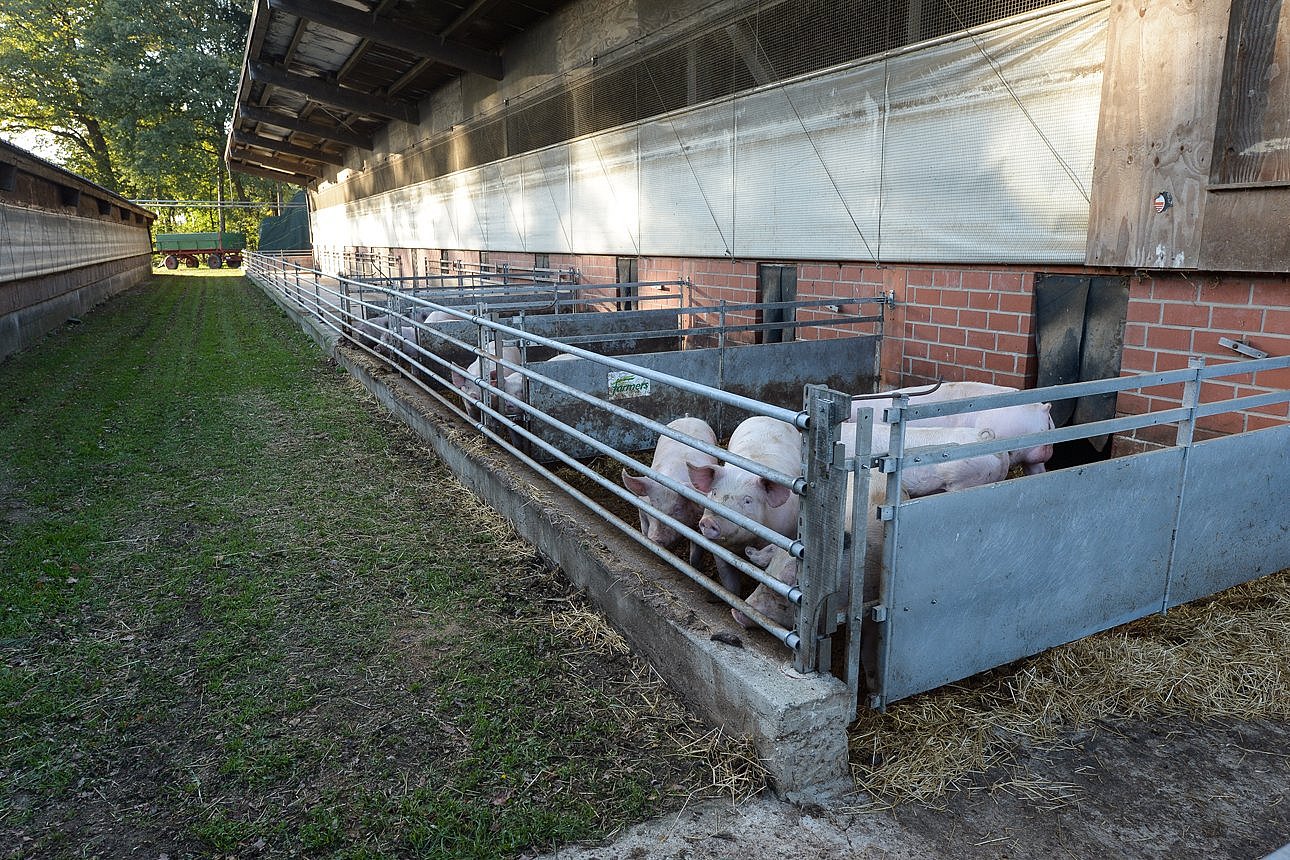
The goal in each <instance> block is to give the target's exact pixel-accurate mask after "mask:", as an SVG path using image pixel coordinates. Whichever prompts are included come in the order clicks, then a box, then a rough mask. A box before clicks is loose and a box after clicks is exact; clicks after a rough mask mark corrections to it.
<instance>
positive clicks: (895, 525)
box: [869, 394, 909, 710]
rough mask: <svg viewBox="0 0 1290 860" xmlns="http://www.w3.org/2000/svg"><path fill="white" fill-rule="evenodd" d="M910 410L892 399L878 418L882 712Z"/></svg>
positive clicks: (875, 695) (901, 398)
mask: <svg viewBox="0 0 1290 860" xmlns="http://www.w3.org/2000/svg"><path fill="white" fill-rule="evenodd" d="M907 408H909V395H908V394H901V395H898V396H897V397H895V398H894V400H893V402H892V408H891V409H889V410H887V414H886V415H882V416H879V417H881V418H883V419H885V420H886V421H887V422H889V423H890V424H891V436H890V437H889V439H888V442H887V456H886V457H883V458H882V471H883V472H884V473H885V474H886V475H887V498H886V499H885V500H884V502H883V505H882V507H881V508H879V510H878V516H879V518H880V519H882V520H883V521H884V522H886V523H887V526H886V531H885V533H884V535H883V543H882V573H881V575H880V576H879V577H878V603H877V605H875V606H874V615H873V619H874V621H875V622H876V623H877V624H878V627H879V631H880V632H879V637H878V641H879V643H880V645H879V649H878V666H877V670H876V676H877V678H876V681H877V683H876V684H875V685H874V687H875V689H872V690H870V696H869V706H870V707H872V708H877V709H879V710H883V709H885V708H886V707H887V696H886V692H885V691H886V689H887V663H888V658H889V657H890V655H891V635H890V629H889V628H888V627H886V626H884V625H890V624H891V623H892V616H891V615H890V614H889V612H888V610H889V609H890V607H891V606H893V605H894V603H895V600H896V576H897V574H898V572H899V571H898V570H897V564H896V561H897V558H896V541H897V538H898V537H899V535H898V531H899V529H900V517H899V510H900V496H901V481H902V477H903V472H904V468H905V466H904V460H905V410H906V409H907Z"/></svg>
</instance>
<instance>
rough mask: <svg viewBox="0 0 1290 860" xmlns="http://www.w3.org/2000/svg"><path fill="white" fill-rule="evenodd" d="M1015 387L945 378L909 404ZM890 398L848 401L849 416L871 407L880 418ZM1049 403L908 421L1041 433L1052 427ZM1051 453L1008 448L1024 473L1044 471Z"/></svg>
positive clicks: (1044, 448) (1000, 435)
mask: <svg viewBox="0 0 1290 860" xmlns="http://www.w3.org/2000/svg"><path fill="white" fill-rule="evenodd" d="M926 387H927V386H925V385H924V386H911V387H909V388H898V389H896V391H895V392H894V393H898V394H904V393H910V392H914V391H920V390H922V389H924V388H926ZM1017 390H1018V389H1016V388H1009V387H1008V386H1006V385H991V384H990V383H987V382H946V383H944V384H943V385H941V387H940V388H938V389H936V390H935V391H933V392H931V393H930V394H924V395H921V396H911V397H910V398H909V402H910V403H911V404H921V403H943V402H944V401H946V400H963V399H965V398H969V397H984V396H986V395H989V394H1009V393H1014V392H1016V391H1017ZM893 402H894V399H893V398H879V399H876V400H854V401H852V403H851V420H853V421H854V420H855V417H856V413H857V411H858V410H860V409H862V408H865V407H870V408H872V409H873V410H874V418H875V419H877V420H881V419H882V410H884V409H886V408H888V407H890V406H891V405H892V404H893ZM1051 408H1052V405H1051V404H1048V403H1027V404H1025V405H1023V406H1004V407H1001V408H999V409H986V410H984V411H982V412H962V413H959V414H958V415H943V416H940V417H937V418H921V419H919V420H918V421H914V422H911V424H910V426H911V427H918V426H923V427H928V426H930V427H975V428H976V429H978V430H989V431H990V432H992V433H994V438H996V439H1010V438H1012V437H1014V436H1024V435H1026V434H1028V433H1040V432H1042V431H1044V430H1051V429H1052V428H1053V419H1052V416H1051V415H1050V410H1051ZM1052 456H1053V446H1052V445H1036V446H1033V447H1030V448H1021V449H1018V450H1015V451H1010V452H1009V462H1010V465H1013V466H1021V468H1022V471H1023V472H1025V474H1027V475H1038V474H1040V473H1041V472H1043V471H1044V464H1045V463H1047V462H1048V460H1049V459H1051V458H1052Z"/></svg>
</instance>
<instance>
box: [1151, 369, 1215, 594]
mask: <svg viewBox="0 0 1290 860" xmlns="http://www.w3.org/2000/svg"><path fill="white" fill-rule="evenodd" d="M1187 368H1188V369H1189V370H1191V371H1192V374H1193V375H1192V378H1191V379H1189V380H1187V381H1186V382H1184V383H1183V396H1182V405H1183V408H1184V409H1186V410H1187V417H1186V418H1185V419H1183V420H1182V421H1179V422H1178V433H1177V435H1176V436H1175V437H1174V444H1175V445H1177V446H1178V447H1179V448H1182V461H1181V463H1180V464H1179V466H1178V498H1177V499H1175V503H1174V519H1173V534H1172V536H1171V537H1170V539H1169V566H1168V567H1167V568H1166V569H1165V593H1164V595H1163V596H1162V597H1161V600H1160V612H1161V613H1162V614H1163V613H1164V612H1165V611H1166V610H1167V609H1168V608H1169V598H1170V593H1171V591H1172V589H1173V583H1174V562H1175V556H1176V554H1177V552H1178V523H1179V522H1180V521H1181V520H1182V512H1183V504H1184V503H1185V502H1186V494H1187V461H1188V459H1189V457H1188V455H1189V454H1191V447H1192V441H1193V438H1194V437H1195V435H1196V407H1197V406H1199V405H1200V387H1201V379H1200V372H1201V371H1202V370H1204V368H1205V357H1204V356H1203V355H1193V356H1191V358H1189V359H1187Z"/></svg>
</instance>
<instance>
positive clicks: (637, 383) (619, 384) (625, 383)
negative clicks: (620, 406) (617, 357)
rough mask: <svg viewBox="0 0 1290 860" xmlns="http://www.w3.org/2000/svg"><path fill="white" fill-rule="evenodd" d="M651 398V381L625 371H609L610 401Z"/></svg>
mask: <svg viewBox="0 0 1290 860" xmlns="http://www.w3.org/2000/svg"><path fill="white" fill-rule="evenodd" d="M647 396H649V380H648V379H646V378H645V377H643V376H637V375H636V374H634V373H628V372H627V371H625V370H611V371H609V399H610V400H623V399H625V398H628V397H647Z"/></svg>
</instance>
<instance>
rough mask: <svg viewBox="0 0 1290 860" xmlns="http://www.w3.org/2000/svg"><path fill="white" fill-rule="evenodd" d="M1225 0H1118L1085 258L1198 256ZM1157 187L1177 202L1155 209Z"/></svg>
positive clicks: (1189, 263)
mask: <svg viewBox="0 0 1290 860" xmlns="http://www.w3.org/2000/svg"><path fill="white" fill-rule="evenodd" d="M1229 11H1230V2H1228V0H1207V2H1199V0H1119V2H1117V3H1115V4H1114V6H1113V7H1112V11H1111V28H1110V34H1109V36H1108V40H1109V41H1108V45H1107V53H1106V67H1105V72H1104V75H1103V88H1102V114H1101V119H1100V125H1099V128H1098V150H1097V156H1096V159H1095V161H1094V166H1093V198H1092V201H1091V204H1090V209H1089V232H1088V248H1087V252H1086V262H1088V263H1089V264H1090V265H1099V266H1133V267H1139V268H1175V269H1184V268H1185V269H1192V268H1196V267H1197V266H1199V265H1200V256H1201V255H1200V250H1201V236H1202V230H1203V229H1204V226H1205V225H1204V215H1205V195H1206V188H1207V185H1208V182H1209V173H1210V157H1211V153H1212V150H1213V140H1214V127H1215V122H1216V119H1217V105H1218V101H1217V98H1218V89H1219V86H1220V84H1221V81H1222V67H1223V57H1224V51H1225V47H1226V41H1227V39H1226V37H1227V19H1228V14H1229ZM1160 192H1167V193H1168V194H1169V195H1171V197H1172V201H1173V205H1172V207H1171V208H1169V209H1167V210H1166V211H1164V212H1162V213H1159V214H1157V213H1156V212H1155V211H1154V209H1153V207H1152V201H1153V200H1154V198H1155V197H1156V195H1157V194H1158V193H1160Z"/></svg>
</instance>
